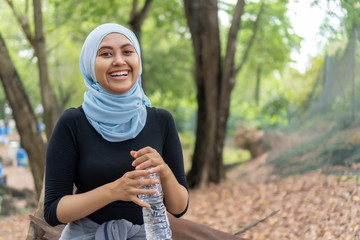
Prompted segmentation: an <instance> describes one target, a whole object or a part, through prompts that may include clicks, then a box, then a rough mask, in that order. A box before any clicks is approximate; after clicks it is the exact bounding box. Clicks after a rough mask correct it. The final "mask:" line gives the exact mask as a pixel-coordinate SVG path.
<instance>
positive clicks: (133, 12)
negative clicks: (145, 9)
mask: <svg viewBox="0 0 360 240" xmlns="http://www.w3.org/2000/svg"><path fill="white" fill-rule="evenodd" d="M137 3H138V1H137V0H133V7H132V9H131V13H130V21H131V20H132V19H133V18H135V15H136V9H137Z"/></svg>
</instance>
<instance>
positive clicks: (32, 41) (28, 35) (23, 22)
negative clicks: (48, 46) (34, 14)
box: [6, 0, 36, 49]
mask: <svg viewBox="0 0 360 240" xmlns="http://www.w3.org/2000/svg"><path fill="white" fill-rule="evenodd" d="M6 2H7V3H8V5H9V7H10V8H11V10H12V11H13V13H14V15H15V17H16V19H17V21H18V23H19V24H20V26H21V28H22V29H23V31H24V33H25V35H26V38H27V39H28V41H29V42H30V45H31V46H32V47H33V49H35V44H36V43H35V39H34V37H33V35H32V34H31V31H30V27H29V21H28V19H27V17H26V16H21V15H20V14H19V12H18V11H16V9H15V7H14V4H13V2H12V0H6Z"/></svg>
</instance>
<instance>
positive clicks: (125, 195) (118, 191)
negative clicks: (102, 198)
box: [107, 170, 159, 208]
mask: <svg viewBox="0 0 360 240" xmlns="http://www.w3.org/2000/svg"><path fill="white" fill-rule="evenodd" d="M150 173H151V172H150V171H149V170H134V171H130V172H127V173H125V174H124V175H123V176H122V177H121V178H119V179H117V180H116V181H114V182H111V183H109V184H107V187H109V189H110V197H111V199H112V201H118V200H121V201H132V202H134V203H135V204H137V205H139V206H140V207H146V208H149V207H150V205H149V204H147V203H144V202H142V201H141V200H140V199H139V198H138V195H143V194H155V193H156V189H141V188H139V186H141V185H154V184H157V183H159V181H158V179H155V178H148V177H146V176H149V174H150ZM145 177H146V178H145Z"/></svg>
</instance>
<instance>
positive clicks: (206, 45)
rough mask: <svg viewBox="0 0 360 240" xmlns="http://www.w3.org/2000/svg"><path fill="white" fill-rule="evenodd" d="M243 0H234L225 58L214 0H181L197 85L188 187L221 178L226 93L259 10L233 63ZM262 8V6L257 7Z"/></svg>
mask: <svg viewBox="0 0 360 240" xmlns="http://www.w3.org/2000/svg"><path fill="white" fill-rule="evenodd" d="M244 6H245V1H243V0H238V1H237V3H236V6H235V10H234V13H233V19H232V22H231V27H230V30H229V34H228V38H227V45H226V53H225V57H224V58H222V56H221V44H220V33H219V32H220V31H219V22H218V1H217V0H199V1H192V0H184V7H185V13H186V17H187V20H188V25H189V28H190V32H191V35H192V42H193V49H194V58H195V77H194V78H195V82H196V87H197V101H198V113H197V130H196V142H195V151H194V154H193V159H192V168H191V170H190V172H189V173H188V184H189V186H190V187H196V186H201V185H203V184H206V183H208V182H215V183H218V182H220V181H221V180H222V179H223V178H224V177H225V172H224V168H223V162H222V153H223V147H224V141H225V134H226V125H227V119H228V116H229V105H230V94H231V91H232V89H233V87H234V84H235V76H236V74H237V73H238V72H239V71H240V70H241V68H242V66H243V65H244V63H245V62H246V60H247V57H248V54H249V51H250V49H251V47H252V45H253V42H254V40H255V37H256V32H257V26H258V24H257V23H258V19H259V18H260V16H261V13H262V10H260V11H259V14H258V16H257V19H256V21H255V22H254V29H253V33H252V34H253V35H252V37H251V38H250V40H249V42H248V45H247V47H246V50H245V51H244V55H243V58H242V60H241V61H240V64H239V65H238V66H235V52H236V41H237V36H238V31H239V29H240V25H241V17H242V15H243V13H244ZM261 9H263V8H261Z"/></svg>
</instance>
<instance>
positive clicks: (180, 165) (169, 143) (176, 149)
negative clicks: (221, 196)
mask: <svg viewBox="0 0 360 240" xmlns="http://www.w3.org/2000/svg"><path fill="white" fill-rule="evenodd" d="M159 111H160V112H161V115H162V116H163V117H164V118H163V119H165V120H166V124H163V123H162V126H164V127H165V131H164V133H165V136H164V146H163V153H162V156H163V159H164V161H165V162H166V163H167V164H168V165H169V167H170V169H171V170H172V172H173V173H174V175H175V177H176V179H177V181H178V182H179V184H181V185H182V186H184V187H185V188H186V189H187V190H188V186H187V183H186V175H185V170H184V159H183V153H182V147H181V142H180V139H179V135H178V131H177V129H176V126H175V121H174V118H173V117H172V115H171V114H170V113H169V112H168V111H166V110H163V109H159ZM188 205H189V202H188V204H187V206H186V208H185V210H184V211H183V212H182V213H180V214H173V215H174V216H175V217H181V216H182V215H184V214H185V213H186V212H187V209H188Z"/></svg>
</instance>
